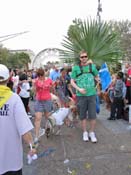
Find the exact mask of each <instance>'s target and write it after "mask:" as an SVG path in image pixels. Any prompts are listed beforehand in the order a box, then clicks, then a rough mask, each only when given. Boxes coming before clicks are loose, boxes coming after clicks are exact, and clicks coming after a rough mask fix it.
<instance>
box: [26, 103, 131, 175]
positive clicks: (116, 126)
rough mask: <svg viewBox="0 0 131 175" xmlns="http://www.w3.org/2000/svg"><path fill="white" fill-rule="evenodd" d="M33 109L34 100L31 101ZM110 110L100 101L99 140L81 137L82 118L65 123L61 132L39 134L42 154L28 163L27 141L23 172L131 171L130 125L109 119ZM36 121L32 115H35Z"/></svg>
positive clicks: (97, 174)
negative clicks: (48, 134) (93, 141)
mask: <svg viewBox="0 0 131 175" xmlns="http://www.w3.org/2000/svg"><path fill="white" fill-rule="evenodd" d="M30 105H31V113H32V114H34V111H33V102H30ZM108 117H109V111H107V110H106V109H105V105H104V104H102V105H101V112H100V114H99V115H98V118H97V127H96V135H97V138H98V143H96V144H93V143H91V142H83V141H82V130H81V127H80V122H79V121H77V122H75V127H73V128H70V127H67V126H65V125H63V126H62V131H61V135H58V136H56V135H52V136H50V137H49V138H48V139H47V138H46V136H45V135H43V136H42V137H41V138H40V144H39V147H38V155H39V158H38V159H37V160H34V161H33V162H32V164H30V165H28V164H27V159H26V153H27V150H28V148H27V146H26V145H25V144H24V167H23V175H130V174H131V128H130V125H129V123H128V122H127V121H124V120H116V121H109V120H107V118H108ZM32 122H33V119H32Z"/></svg>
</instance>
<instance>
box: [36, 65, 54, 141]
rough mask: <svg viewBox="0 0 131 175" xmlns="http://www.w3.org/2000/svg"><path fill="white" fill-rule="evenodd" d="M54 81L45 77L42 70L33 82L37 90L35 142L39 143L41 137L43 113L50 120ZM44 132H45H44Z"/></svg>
mask: <svg viewBox="0 0 131 175" xmlns="http://www.w3.org/2000/svg"><path fill="white" fill-rule="evenodd" d="M52 86H53V81H52V80H51V79H50V78H48V77H45V71H44V69H42V68H40V69H38V71H37V78H36V79H35V80H34V82H33V88H34V90H35V98H36V101H35V122H34V125H35V140H34V142H35V143H37V142H38V139H39V137H40V133H39V132H40V124H41V119H42V113H43V112H44V116H45V117H46V119H47V118H48V116H49V114H50V112H51V110H52V100H51V89H52ZM43 132H44V130H43Z"/></svg>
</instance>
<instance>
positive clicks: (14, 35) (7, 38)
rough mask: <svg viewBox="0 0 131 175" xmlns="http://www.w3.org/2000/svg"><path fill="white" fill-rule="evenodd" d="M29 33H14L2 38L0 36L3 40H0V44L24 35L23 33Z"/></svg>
mask: <svg viewBox="0 0 131 175" xmlns="http://www.w3.org/2000/svg"><path fill="white" fill-rule="evenodd" d="M28 32H29V31H24V32H19V33H14V34H10V35H4V36H0V38H4V39H2V40H0V42H3V41H6V40H9V39H11V38H15V37H17V36H19V35H22V34H25V33H28Z"/></svg>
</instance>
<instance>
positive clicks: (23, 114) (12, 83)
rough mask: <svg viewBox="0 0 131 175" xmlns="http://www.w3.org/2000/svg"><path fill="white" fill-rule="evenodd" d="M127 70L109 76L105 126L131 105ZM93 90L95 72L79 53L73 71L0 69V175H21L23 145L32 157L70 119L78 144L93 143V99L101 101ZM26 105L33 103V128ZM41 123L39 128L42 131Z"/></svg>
mask: <svg viewBox="0 0 131 175" xmlns="http://www.w3.org/2000/svg"><path fill="white" fill-rule="evenodd" d="M126 69H127V71H126V72H124V73H123V72H121V71H120V72H117V74H116V75H114V74H113V75H112V82H111V84H110V86H109V87H108V88H107V90H106V92H104V93H105V94H106V96H108V103H110V116H109V118H108V119H109V120H116V119H121V118H123V115H124V106H125V104H129V105H130V104H131V97H130V96H131V67H130V65H129V64H128V65H127V67H126ZM98 84H100V77H99V71H98V70H97V68H96V65H95V64H94V63H93V62H92V61H91V60H89V58H88V53H87V52H86V51H84V50H83V51H81V52H80V54H79V64H77V65H75V66H73V67H72V68H69V67H68V68H67V67H62V68H59V66H58V65H54V66H53V67H52V68H47V67H46V68H38V69H37V70H35V71H34V70H31V71H20V70H19V69H15V70H12V69H9V68H7V67H6V66H5V65H2V64H0V138H1V140H2V144H0V175H22V166H23V161H22V159H23V149H22V139H23V140H25V142H26V143H27V144H28V145H29V152H28V154H29V155H31V156H33V155H34V154H35V153H36V145H37V144H38V143H39V140H40V136H41V135H43V134H45V133H46V129H47V131H49V129H51V128H52V127H53V126H54V125H55V124H57V125H59V126H61V125H63V123H64V122H65V124H67V125H68V126H69V123H70V122H71V120H72V118H71V117H70V115H71V114H72V113H73V114H75V115H77V114H78V115H79V120H80V123H81V128H82V139H83V141H84V142H87V141H89V140H90V141H91V142H92V143H96V142H97V141H98V139H97V136H96V134H95V129H96V122H97V120H96V118H97V113H96V99H97V97H100V98H102V96H101V90H100V89H97V88H96V87H98ZM54 97H55V100H54ZM30 100H34V111H35V116H34V122H32V120H31V117H32V116H31V115H32V114H31V113H30V108H29V102H30ZM105 102H106V103H107V100H105ZM76 111H77V112H76ZM68 116H69V117H68ZM42 117H44V118H45V124H44V125H45V126H44V128H41V121H42ZM67 117H68V119H67ZM7 124H8V130H7V129H6V127H5V126H7ZM88 124H89V126H88V127H87V125H88ZM33 128H34V136H32V132H31V130H32V129H33ZM87 128H88V130H87ZM8 145H10V146H9V147H8ZM12 159H13V160H12ZM4 162H6V164H5V163H4Z"/></svg>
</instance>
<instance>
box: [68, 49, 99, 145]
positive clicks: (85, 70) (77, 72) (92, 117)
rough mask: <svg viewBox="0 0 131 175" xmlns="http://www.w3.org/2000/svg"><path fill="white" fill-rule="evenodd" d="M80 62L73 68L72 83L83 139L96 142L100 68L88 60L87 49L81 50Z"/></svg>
mask: <svg viewBox="0 0 131 175" xmlns="http://www.w3.org/2000/svg"><path fill="white" fill-rule="evenodd" d="M79 59H80V64H79V65H76V66H74V67H73V69H72V73H71V85H72V86H73V87H74V88H75V89H76V95H77V100H78V110H79V115H80V120H81V126H82V130H83V141H89V139H90V140H91V142H93V143H96V142H97V138H96V136H95V132H94V130H95V126H96V93H97V92H96V84H95V80H96V81H98V80H99V77H98V70H97V69H96V66H95V65H94V64H91V62H90V60H88V55H87V52H86V51H81V52H80V58H79ZM87 116H88V119H89V124H90V130H89V133H88V132H87Z"/></svg>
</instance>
